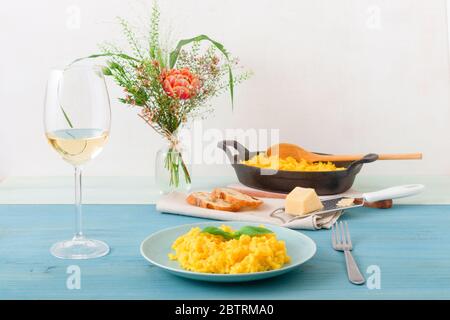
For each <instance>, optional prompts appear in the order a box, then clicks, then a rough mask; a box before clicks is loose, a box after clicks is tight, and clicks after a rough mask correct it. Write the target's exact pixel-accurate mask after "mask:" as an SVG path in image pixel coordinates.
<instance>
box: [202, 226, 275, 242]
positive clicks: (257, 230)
mask: <svg viewBox="0 0 450 320" xmlns="http://www.w3.org/2000/svg"><path fill="white" fill-rule="evenodd" d="M202 232H205V233H210V234H213V235H216V236H222V237H223V238H224V239H225V240H231V239H239V238H240V237H241V236H242V235H247V236H250V237H255V236H261V235H264V234H269V233H273V232H272V231H271V230H269V229H266V228H263V227H254V226H245V227H242V228H240V229H239V230H238V231H236V232H233V233H230V232H227V231H223V230H222V229H220V228H217V227H212V226H210V227H205V228H203V230H202Z"/></svg>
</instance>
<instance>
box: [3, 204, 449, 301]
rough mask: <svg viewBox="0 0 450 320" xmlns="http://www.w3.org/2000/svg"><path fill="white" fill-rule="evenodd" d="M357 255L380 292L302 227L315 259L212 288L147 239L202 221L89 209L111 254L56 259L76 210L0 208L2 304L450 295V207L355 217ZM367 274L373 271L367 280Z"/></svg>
mask: <svg viewBox="0 0 450 320" xmlns="http://www.w3.org/2000/svg"><path fill="white" fill-rule="evenodd" d="M344 219H346V220H347V221H348V222H349V225H350V230H351V233H352V238H353V242H354V247H355V250H354V256H355V258H356V259H357V261H358V263H359V265H360V267H361V270H362V271H363V273H365V274H366V270H367V268H368V267H369V266H371V265H375V266H378V267H379V268H380V270H381V289H372V290H371V289H369V288H368V287H367V286H354V285H352V284H350V283H349V282H348V280H347V278H346V273H345V264H344V256H343V254H342V253H340V252H336V251H333V250H332V248H331V245H330V232H329V231H328V230H320V231H304V233H305V234H307V235H308V236H310V237H311V238H312V239H313V240H315V241H316V243H317V246H318V250H317V254H316V256H315V257H314V258H313V259H312V260H310V261H309V262H307V263H306V264H304V265H303V266H302V267H301V268H299V269H297V270H295V271H293V272H291V273H289V274H287V275H284V276H280V277H278V278H274V279H271V280H264V281H261V282H253V283H248V284H246V285H245V286H243V285H236V284H214V283H205V282H196V281H192V280H187V279H182V278H178V277H176V276H174V275H171V274H168V273H166V272H164V271H162V270H160V269H158V268H157V267H154V266H151V265H150V264H148V263H147V262H146V261H145V260H144V259H143V258H142V257H141V256H140V253H139V245H140V242H141V241H142V240H143V239H144V238H145V237H146V236H147V235H148V234H150V233H152V232H155V231H157V230H160V229H163V228H166V227H170V226H176V225H180V224H185V223H193V222H198V221H204V220H200V219H196V218H190V217H182V216H175V215H169V214H161V213H158V212H156V211H155V208H154V206H153V205H87V206H85V227H86V233H87V235H89V236H92V237H94V238H97V239H100V240H104V241H106V242H107V243H108V244H109V245H110V246H111V248H112V250H111V253H110V254H109V255H108V256H106V257H103V258H99V259H95V260H89V261H79V260H77V261H76V260H72V261H69V260H59V259H56V258H54V257H52V256H51V255H50V253H49V248H50V246H51V245H52V244H53V243H54V242H56V241H58V240H62V239H65V238H69V237H70V236H71V232H72V230H71V227H72V224H73V222H74V221H73V207H72V206H69V205H1V206H0V298H1V299H17V298H19V299H119V298H120V299H214V298H218V299H271V298H273V299H391V298H393V299H444V298H446V299H449V298H450V290H449V288H450V273H449V270H450V232H449V231H448V227H449V225H450V206H410V205H402V206H396V207H394V208H393V209H389V210H377V209H368V208H360V209H354V210H352V211H348V212H347V213H346V214H345V215H344ZM71 265H76V266H79V267H80V270H81V289H79V290H77V289H74V290H69V289H68V288H67V286H66V281H67V278H68V276H69V275H68V274H67V273H66V271H67V268H68V267H69V266H71ZM367 275H368V274H366V276H367Z"/></svg>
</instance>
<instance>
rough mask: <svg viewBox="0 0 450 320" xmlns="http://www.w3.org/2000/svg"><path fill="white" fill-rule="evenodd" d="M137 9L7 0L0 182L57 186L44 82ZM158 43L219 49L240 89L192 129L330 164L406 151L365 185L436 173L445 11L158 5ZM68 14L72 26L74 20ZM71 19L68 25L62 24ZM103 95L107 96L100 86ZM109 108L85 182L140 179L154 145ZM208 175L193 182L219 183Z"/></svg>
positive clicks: (330, 0) (238, 2) (0, 25)
mask: <svg viewBox="0 0 450 320" xmlns="http://www.w3.org/2000/svg"><path fill="white" fill-rule="evenodd" d="M150 5H151V3H150V1H143V0H142V1H131V0H129V1H123V0H122V1H119V0H96V1H90V0H70V1H69V0H39V1H32V0H15V1H7V2H4V3H2V5H1V6H0V30H1V32H0V35H1V37H0V39H1V43H0V47H1V50H0V112H1V113H0V147H1V154H0V176H1V175H5V174H7V175H10V176H46V175H69V174H71V171H70V168H69V167H68V165H67V164H66V163H64V162H63V161H61V160H60V159H59V158H58V156H57V155H56V153H55V152H54V151H53V150H51V148H50V147H49V145H48V144H47V142H46V140H45V138H44V134H43V121H42V110H43V97H44V91H45V85H46V80H47V75H48V71H49V69H50V68H52V67H55V66H61V65H63V64H65V63H68V62H70V61H72V60H73V59H74V58H77V57H80V56H85V55H87V54H90V53H93V52H95V51H96V48H97V47H96V45H97V43H99V42H101V41H103V40H117V39H119V38H120V33H119V31H118V27H117V25H116V24H115V22H114V18H115V17H116V16H118V15H120V16H123V17H125V18H127V19H130V20H133V21H136V24H137V25H139V23H144V22H143V21H142V20H143V19H144V18H145V17H146V13H145V10H148V9H149V7H150ZM160 7H161V11H162V16H163V23H164V25H165V26H166V28H165V29H167V30H171V34H172V38H173V39H178V38H180V37H190V36H192V35H196V34H199V33H206V34H208V35H210V36H211V37H213V38H217V39H219V40H220V41H221V42H222V43H224V44H225V45H226V47H227V48H228V49H229V50H230V51H231V52H232V53H233V54H234V55H236V56H239V57H240V59H241V62H242V64H244V65H245V66H247V67H249V68H250V69H252V70H253V71H254V73H255V74H254V77H253V78H252V79H251V80H249V81H248V82H246V83H245V84H243V85H241V86H239V87H238V88H237V90H236V91H237V92H236V108H235V111H234V112H231V110H230V106H229V99H228V97H226V96H224V97H222V98H219V99H217V100H215V101H214V104H215V106H216V113H215V115H214V116H213V117H211V118H209V119H208V120H206V121H205V122H204V123H203V125H204V127H218V128H237V127H241V128H257V129H259V128H280V130H281V131H280V135H281V139H282V140H284V141H289V142H293V143H298V144H300V145H303V146H305V147H306V148H308V149H311V150H317V151H322V152H330V153H350V152H356V153H364V152H380V153H381V152H416V151H421V152H423V153H424V155H425V158H424V160H423V161H411V162H395V163H394V162H378V163H376V164H373V165H371V166H367V168H366V169H365V173H369V174H376V173H389V174H405V173H414V174H437V175H444V174H446V175H448V174H450V162H449V161H448V160H447V159H446V158H448V157H449V156H450V143H449V141H450V126H449V120H450V104H449V88H450V87H449V72H448V71H449V68H448V38H447V16H446V1H445V0H430V1H423V0H396V1H389V0H384V1H383V0H370V1H369V0H342V1H335V0H314V1H313V0H301V1H298V0H252V1H250V0H247V1H242V0H220V1H211V0H183V1H181V0H161V1H160ZM77 10H79V13H80V15H79V17H80V20H79V26H78V25H77V23H76V21H75V23H74V20H73V19H74V15H76V13H77ZM75 19H76V18H75ZM109 87H110V89H111V97H112V98H116V97H117V96H118V95H119V94H120V90H119V89H118V88H116V87H115V86H114V85H113V84H112V83H110V86H109ZM112 100H113V104H112V110H113V126H112V132H111V139H110V141H109V143H108V145H107V146H106V148H105V150H104V151H103V153H102V154H101V155H100V156H99V157H98V158H97V159H96V160H95V161H93V162H92V164H91V165H90V166H88V167H87V169H86V174H88V175H107V176H114V175H152V174H153V161H154V156H155V152H156V150H157V149H158V148H159V146H160V145H161V143H162V142H161V139H160V137H158V136H156V135H155V134H154V133H153V132H152V130H150V129H149V128H147V127H146V126H145V124H144V123H143V122H142V121H141V120H140V119H139V118H137V117H136V116H135V114H134V113H133V112H130V110H129V109H128V108H127V107H125V106H123V105H121V104H120V103H118V102H116V100H115V99H112ZM224 170H225V171H220V170H215V171H211V167H207V166H201V167H199V168H196V174H197V175H211V174H213V175H223V174H224V173H225V172H227V173H230V172H231V170H230V169H229V168H226V169H224Z"/></svg>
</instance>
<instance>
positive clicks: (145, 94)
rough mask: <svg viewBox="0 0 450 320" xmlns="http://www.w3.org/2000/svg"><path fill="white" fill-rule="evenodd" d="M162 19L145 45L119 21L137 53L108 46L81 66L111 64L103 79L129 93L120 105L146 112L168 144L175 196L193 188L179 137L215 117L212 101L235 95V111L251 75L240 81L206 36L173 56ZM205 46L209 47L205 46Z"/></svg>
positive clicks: (232, 62)
mask: <svg viewBox="0 0 450 320" xmlns="http://www.w3.org/2000/svg"><path fill="white" fill-rule="evenodd" d="M159 16H160V14H159V10H158V7H157V6H156V4H155V5H154V6H153V9H152V15H151V23H150V30H149V33H148V36H147V37H146V39H144V40H145V45H142V42H143V41H142V40H141V39H139V38H138V37H137V36H136V33H135V32H134V30H133V28H131V27H130V25H129V23H128V22H126V21H125V20H123V19H121V18H119V23H120V24H121V26H122V29H123V32H124V35H125V37H126V39H127V42H128V44H129V46H130V49H131V52H128V51H126V50H122V49H120V48H118V47H117V46H115V45H113V44H109V43H106V44H103V45H102V46H101V51H102V52H100V53H98V54H94V55H91V56H89V57H86V58H81V59H77V60H75V61H79V60H82V59H87V58H98V57H106V58H107V61H106V66H104V68H103V73H104V74H105V75H106V76H110V77H112V78H113V79H114V80H115V82H116V83H117V84H118V85H119V86H121V87H122V88H123V90H124V97H121V98H120V99H119V100H120V101H121V102H122V103H124V104H127V105H131V106H135V107H138V108H140V112H139V116H140V117H141V118H142V119H143V120H144V121H145V122H146V123H147V124H148V125H149V126H150V127H151V128H152V129H154V130H155V131H156V132H157V133H158V134H160V135H161V136H163V137H164V138H165V139H166V140H167V142H168V149H167V150H166V152H165V153H164V158H165V159H164V167H165V169H166V170H168V173H169V175H168V177H169V179H168V180H169V181H168V185H169V187H171V189H172V190H173V189H176V188H178V187H179V186H180V185H181V182H183V183H184V185H185V186H188V187H189V186H190V183H191V175H190V173H189V170H188V166H187V165H186V161H185V159H184V158H183V154H182V152H181V148H180V143H179V138H178V136H177V132H178V131H179V129H180V128H181V127H182V126H183V124H185V123H186V122H187V121H189V120H190V119H192V118H194V117H199V116H200V117H203V116H204V115H205V114H206V113H207V112H208V111H210V105H209V101H210V99H211V98H212V97H215V96H218V95H219V94H221V93H223V92H224V91H229V93H230V97H231V104H232V105H233V90H234V86H235V85H236V84H237V83H239V82H241V81H243V80H245V79H247V78H248V77H249V76H250V73H249V72H245V71H243V72H241V73H240V74H238V75H235V74H236V72H235V71H236V69H237V68H238V61H237V59H235V58H232V57H231V56H230V54H229V53H228V51H227V50H226V49H225V48H224V46H223V45H222V44H221V43H219V42H217V41H215V40H213V39H211V38H210V37H208V36H206V35H199V36H196V37H193V38H190V39H183V40H180V41H179V42H178V44H177V45H176V46H175V48H173V49H172V50H169V49H167V48H165V47H163V46H162V45H161V43H162V41H161V39H160V32H159ZM203 43H209V45H207V46H202V44H203ZM157 176H158V174H157ZM157 178H158V177H157ZM183 180H184V181H183ZM159 184H161V183H160V182H159Z"/></svg>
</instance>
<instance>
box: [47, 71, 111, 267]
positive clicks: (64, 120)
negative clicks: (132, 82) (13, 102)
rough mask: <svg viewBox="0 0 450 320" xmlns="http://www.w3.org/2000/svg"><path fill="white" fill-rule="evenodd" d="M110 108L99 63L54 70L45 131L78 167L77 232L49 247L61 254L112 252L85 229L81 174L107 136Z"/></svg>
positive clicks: (85, 256) (83, 255)
mask: <svg viewBox="0 0 450 320" xmlns="http://www.w3.org/2000/svg"><path fill="white" fill-rule="evenodd" d="M110 124H111V109H110V103H109V95H108V89H107V87H106V83H105V79H104V76H103V73H102V69H101V67H99V66H88V65H71V66H69V67H67V68H65V69H63V70H52V71H51V72H50V77H49V79H48V83H47V91H46V96H45V110H44V126H45V135H46V137H47V140H48V142H49V143H50V145H51V146H52V147H53V149H54V150H56V151H57V152H58V153H59V155H60V156H61V157H62V158H63V159H64V160H65V161H67V162H68V163H70V164H71V165H73V166H74V168H75V235H74V236H73V238H72V239H70V240H65V241H61V242H57V243H55V244H54V245H53V246H52V247H51V249H50V252H51V253H52V254H53V255H54V256H55V257H58V258H62V259H90V258H96V257H101V256H104V255H106V254H108V252H109V247H108V245H107V244H106V243H104V242H102V241H99V240H93V239H89V238H86V237H85V236H84V234H83V232H82V223H81V222H82V221H81V219H82V208H81V195H82V192H81V191H82V188H81V173H82V169H83V166H84V165H85V164H86V163H87V162H88V161H89V160H91V159H93V158H94V157H96V156H97V155H98V154H99V153H100V152H101V151H102V149H103V146H104V144H105V143H106V140H107V139H108V135H109V130H110Z"/></svg>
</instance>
